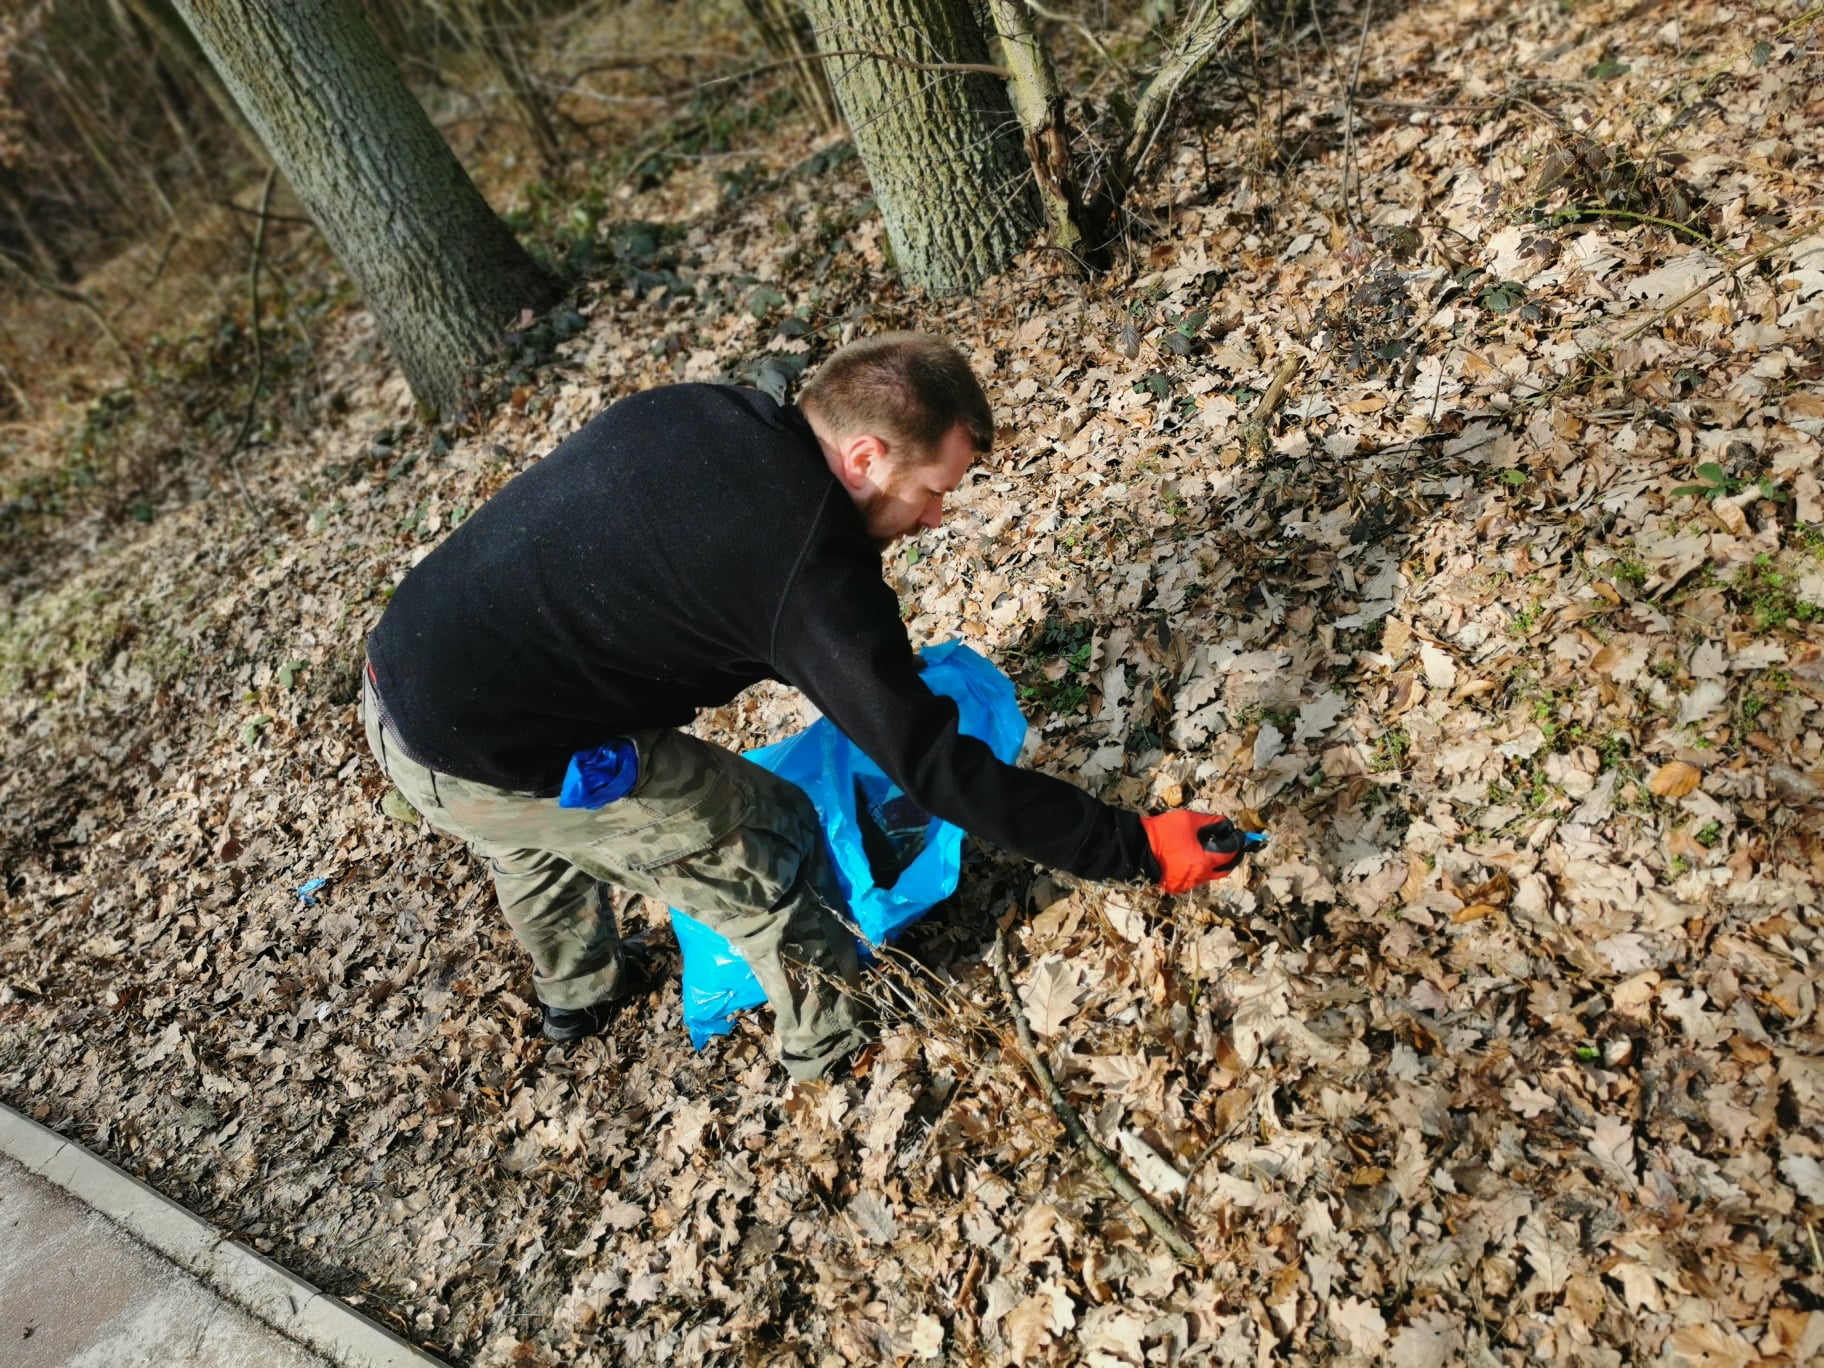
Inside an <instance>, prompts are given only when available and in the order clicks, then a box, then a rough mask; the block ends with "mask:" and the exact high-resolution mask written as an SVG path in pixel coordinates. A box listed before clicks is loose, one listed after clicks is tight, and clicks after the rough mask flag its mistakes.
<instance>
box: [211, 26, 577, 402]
mask: <svg viewBox="0 0 1824 1368" xmlns="http://www.w3.org/2000/svg"><path fill="white" fill-rule="evenodd" d="M176 5H177V9H178V12H179V13H180V14H182V15H183V16H184V19H185V20H186V21H187V22H188V23H189V25H190V27H191V29H192V31H194V32H195V34H196V36H197V38H198V39H199V40H200V41H201V43H202V46H203V50H204V51H205V52H207V53H208V54H209V59H210V60H211V61H212V62H213V63H214V64H215V67H216V70H217V71H219V72H220V73H221V77H222V81H223V83H224V84H225V85H226V86H227V87H228V89H229V91H230V92H231V93H232V94H233V95H234V98H235V100H236V102H237V103H238V104H239V105H240V107H241V110H242V112H243V113H244V114H246V116H247V119H248V122H249V123H251V124H252V125H253V126H254V129H255V130H256V131H257V132H258V133H259V135H260V137H261V139H262V140H263V141H264V142H265V144H266V146H267V148H268V150H269V151H270V152H271V153H272V156H273V160H274V161H276V162H277V163H278V166H279V169H280V170H281V171H283V172H284V173H285V178H286V179H287V180H289V181H290V182H291V186H292V189H293V191H294V192H295V193H296V194H297V196H298V198H299V199H300V200H302V201H303V203H304V205H305V207H306V208H307V209H308V210H309V211H310V215H311V217H312V218H313V219H315V220H316V223H317V227H318V228H320V229H321V230H322V232H323V236H324V239H325V240H326V241H327V242H328V243H329V245H330V247H331V249H332V250H333V251H334V252H335V253H336V255H337V256H338V257H339V258H340V259H341V261H342V264H343V266H344V267H345V268H346V269H347V271H348V273H349V275H350V276H352V277H353V278H354V281H355V284H356V286H357V287H358V288H359V289H360V291H361V294H362V297H363V298H364V299H365V300H366V301H367V305H368V307H369V308H370V309H372V310H373V313H374V317H375V319H376V320H377V321H378V322H379V324H380V330H381V332H382V333H383V334H384V335H385V337H386V340H387V343H388V345H389V346H390V347H391V348H392V351H393V355H394V357H395V358H396V359H397V360H398V362H399V365H400V367H401V368H402V369H403V370H404V371H405V375H406V379H407V380H409V381H410V382H411V386H412V391H413V393H415V394H416V395H417V396H418V398H419V400H420V401H421V402H423V403H424V404H425V405H427V406H429V407H432V408H436V409H439V410H444V411H448V410H449V409H451V408H453V407H454V406H455V404H456V402H457V401H458V399H459V398H460V397H461V392H462V377H463V373H464V372H465V371H466V370H468V369H469V367H470V366H472V365H473V364H475V363H476V362H478V361H481V360H483V359H484V358H486V357H487V356H489V355H491V354H492V353H493V352H494V351H495V349H496V348H497V346H498V345H499V342H500V336H501V332H502V330H503V329H504V328H505V327H506V326H507V324H508V323H509V322H511V321H512V319H513V318H514V317H515V316H516V315H517V314H518V313H519V311H520V310H521V309H522V308H535V309H537V308H544V307H546V306H547V305H549V304H552V303H554V302H555V301H556V298H557V290H556V288H555V286H554V285H553V284H552V282H551V281H550V280H549V279H548V278H547V277H546V276H545V274H544V273H543V272H542V271H540V270H539V268H538V267H537V266H536V265H535V264H534V263H533V261H532V259H531V258H530V257H528V256H527V255H526V253H525V251H524V249H522V248H521V247H520V245H519V243H518V242H516V241H515V240H514V238H513V235H512V234H511V233H510V232H508V231H507V228H506V225H505V224H503V223H502V222H501V221H500V219H499V218H498V217H496V215H495V214H494V211H493V210H492V209H490V208H488V205H487V202H486V201H485V200H483V199H482V197H481V194H480V192H479V191H477V190H476V189H475V186H474V183H473V182H472V181H470V180H469V178H468V176H467V174H466V173H464V171H463V169H462V167H461V165H460V164H459V163H458V162H457V160H456V157H455V155H454V154H453V153H452V152H451V151H450V149H449V147H448V145H446V144H445V143H444V141H443V139H442V138H441V137H439V136H438V134H437V130H436V129H435V128H433V127H432V126H431V121H430V119H429V118H427V117H426V116H425V113H424V110H423V109H422V108H420V107H419V105H418V102H417V101H416V100H414V99H413V98H412V95H411V92H410V91H408V90H407V89H406V88H405V83H404V82H403V81H401V80H400V79H399V74H398V72H397V71H395V70H394V69H393V67H392V64H391V63H390V62H388V61H387V59H386V55H385V53H384V52H383V51H382V50H381V47H380V41H379V39H378V38H377V37H376V36H375V34H374V31H373V29H372V28H371V27H370V26H369V25H368V22H367V20H366V18H365V17H364V16H363V15H362V13H361V9H360V6H359V4H358V3H357V0H287V3H285V4H283V5H271V4H265V3H262V2H261V0H176Z"/></svg>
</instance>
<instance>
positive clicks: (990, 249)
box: [805, 0, 1039, 295]
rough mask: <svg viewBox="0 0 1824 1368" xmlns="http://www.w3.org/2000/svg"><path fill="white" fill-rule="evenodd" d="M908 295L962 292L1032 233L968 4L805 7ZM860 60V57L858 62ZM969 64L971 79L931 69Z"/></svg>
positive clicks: (1035, 215) (1023, 174)
mask: <svg viewBox="0 0 1824 1368" xmlns="http://www.w3.org/2000/svg"><path fill="white" fill-rule="evenodd" d="M805 12H806V13H807V14H809V15H810V16H811V26H812V28H813V29H814V30H815V32H816V35H817V46H818V48H819V49H820V50H821V51H822V52H823V53H824V54H825V56H826V63H825V65H826V69H827V71H828V73H829V77H830V84H831V86H832V87H834V89H835V91H836V101H837V103H838V104H839V105H840V106H841V108H842V114H843V118H844V119H845V120H847V122H848V125H849V131H850V133H851V134H853V135H854V138H855V145H856V148H857V150H858V151H859V152H860V153H861V159H862V162H863V164H864V165H865V166H866V167H867V168H868V179H869V180H870V181H871V182H872V183H873V186H874V197H875V199H876V200H877V201H879V203H880V214H881V218H882V219H883V220H884V221H885V223H886V228H887V238H888V241H889V242H890V243H891V244H892V247H893V256H894V261H895V262H896V263H897V265H898V267H899V270H900V274H901V275H902V276H903V278H904V279H905V280H906V282H907V283H908V284H910V285H916V286H922V287H923V288H924V289H925V290H927V291H929V292H930V293H931V294H934V295H948V294H960V293H964V292H966V291H968V290H972V289H974V288H975V287H976V286H977V285H979V284H980V283H981V282H982V281H983V280H984V279H985V278H986V277H988V276H990V275H992V274H994V273H995V272H996V271H999V270H1001V269H1003V268H1004V267H1006V266H1007V265H1008V263H1009V262H1011V261H1012V260H1013V256H1014V254H1015V253H1016V252H1018V251H1019V250H1020V248H1021V247H1023V246H1024V245H1025V244H1026V242H1027V241H1028V240H1029V239H1030V238H1031V237H1032V235H1033V234H1034V232H1036V231H1037V229H1038V225H1039V212H1038V205H1037V202H1036V201H1037V196H1036V195H1035V193H1034V191H1033V186H1032V176H1031V167H1030V165H1029V164H1028V163H1027V160H1026V156H1025V151H1024V149H1023V148H1022V147H1021V146H1020V133H1019V122H1018V120H1016V119H1015V118H1014V117H1013V110H1012V108H1011V107H1010V106H1009V105H1008V102H1007V87H1006V76H1007V73H1006V71H1005V69H1004V68H997V67H992V66H990V65H989V61H990V59H989V54H988V44H987V40H986V38H985V37H984V35H983V33H982V26H981V23H980V22H979V21H978V19H977V17H976V12H975V9H974V7H973V6H972V5H971V4H970V3H969V0H805ZM857 54H859V55H857ZM958 64H968V65H972V66H975V67H979V68H981V69H979V70H973V71H955V70H933V69H931V68H934V67H942V66H954V65H958Z"/></svg>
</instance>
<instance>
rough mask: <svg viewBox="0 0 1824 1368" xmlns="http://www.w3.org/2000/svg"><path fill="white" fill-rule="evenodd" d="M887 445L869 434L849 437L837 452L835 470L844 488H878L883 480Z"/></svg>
mask: <svg viewBox="0 0 1824 1368" xmlns="http://www.w3.org/2000/svg"><path fill="white" fill-rule="evenodd" d="M887 459H888V457H887V444H886V443H885V442H883V441H881V439H880V438H878V437H876V436H875V435H874V434H873V433H871V432H864V433H861V434H859V435H858V436H854V437H850V438H848V439H847V440H846V441H844V442H843V444H842V446H841V447H840V448H839V449H838V452H837V469H838V473H839V474H840V475H841V477H842V482H843V484H844V485H845V486H847V487H848V488H850V489H854V490H863V489H867V488H869V487H870V486H874V487H878V486H879V485H880V483H881V481H882V480H883V479H884V478H885V475H886V467H887Z"/></svg>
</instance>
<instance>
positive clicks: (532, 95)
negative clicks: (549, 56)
mask: <svg viewBox="0 0 1824 1368" xmlns="http://www.w3.org/2000/svg"><path fill="white" fill-rule="evenodd" d="M454 3H455V8H456V21H457V25H458V27H459V28H460V29H461V32H462V35H463V38H464V40H465V42H466V43H467V45H468V47H469V49H470V51H471V52H472V53H473V54H474V55H475V57H476V58H477V59H478V60H479V61H480V62H481V66H482V70H483V72H484V73H485V74H486V75H487V78H488V81H489V82H490V83H491V84H492V85H495V86H498V87H499V88H500V92H501V94H502V95H503V96H504V97H505V98H506V101H507V103H508V104H509V105H511V106H512V107H513V111H514V113H516V114H517V115H518V116H519V122H520V124H521V125H522V126H523V127H524V128H525V130H526V133H527V134H528V135H529V136H530V137H531V139H532V148H533V151H535V152H536V153H537V154H538V160H539V162H540V164H541V165H542V166H543V167H544V168H545V170H547V171H556V170H557V169H559V168H560V167H561V166H562V165H563V163H564V145H563V143H562V141H561V140H560V139H559V138H558V136H557V128H556V127H555V126H554V125H553V124H552V122H551V110H550V101H549V100H547V99H546V98H545V95H544V92H543V91H541V90H539V89H538V86H537V84H536V82H535V81H534V80H533V78H532V73H531V72H530V71H528V70H527V69H526V64H525V61H524V59H523V58H522V57H521V55H520V53H519V52H518V51H517V50H516V49H515V48H514V47H513V45H512V44H511V43H509V42H508V41H507V40H506V38H505V37H504V36H503V35H502V33H501V25H500V20H499V18H498V16H497V15H494V14H490V13H489V10H490V8H493V9H498V8H499V6H498V4H496V5H494V6H490V5H489V4H488V0H454Z"/></svg>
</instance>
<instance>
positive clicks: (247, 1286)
mask: <svg viewBox="0 0 1824 1368" xmlns="http://www.w3.org/2000/svg"><path fill="white" fill-rule="evenodd" d="M0 1154H5V1155H6V1156H8V1157H9V1158H11V1159H12V1160H13V1161H14V1162H15V1163H18V1164H19V1165H21V1166H22V1167H24V1168H25V1169H27V1170H29V1171H30V1172H32V1173H34V1174H36V1175H38V1176H39V1177H40V1178H43V1179H44V1180H45V1181H46V1182H49V1183H53V1184H55V1185H56V1186H57V1187H60V1188H62V1189H63V1190H64V1191H65V1192H67V1193H69V1194H70V1195H71V1196H72V1197H74V1198H76V1199H77V1200H78V1201H82V1202H86V1203H87V1204H88V1205H89V1206H90V1207H92V1208H94V1209H95V1210H96V1211H98V1212H100V1213H101V1214H102V1215H103V1216H105V1217H107V1218H108V1219H109V1220H110V1221H112V1222H114V1224H115V1225H117V1226H119V1227H121V1228H122V1229H123V1230H125V1231H127V1232H128V1233H129V1234H131V1235H132V1236H133V1237H134V1238H135V1239H137V1240H139V1242H140V1243H141V1244H144V1245H145V1246H146V1247H147V1248H149V1249H151V1250H153V1251H155V1252H157V1253H159V1254H162V1255H163V1256H164V1257H165V1258H167V1259H169V1260H171V1262H172V1263H174V1264H176V1265H177V1266H178V1267H179V1268H182V1269H184V1270H185V1271H186V1272H189V1273H191V1274H193V1275H194V1276H195V1277H197V1278H199V1279H201V1280H202V1281H203V1282H204V1283H205V1284H207V1285H208V1286H210V1287H212V1288H213V1289H215V1291H216V1292H218V1293H220V1294H221V1295H222V1296H224V1297H226V1298H227V1299H228V1300H229V1301H232V1302H234V1303H235V1304H236V1305H238V1306H240V1307H242V1308H243V1309H245V1310H246V1311H247V1312H248V1313H249V1314H251V1315H253V1316H255V1317H257V1318H258V1319H259V1320H262V1321H264V1322H265V1323H266V1324H267V1325H270V1326H271V1327H272V1328H273V1329H274V1330H277V1331H278V1332H279V1333H280V1334H282V1335H285V1336H288V1337H289V1338H291V1339H293V1340H296V1341H297V1342H298V1343H300V1344H302V1345H304V1346H305V1347H306V1348H309V1349H314V1350H316V1351H317V1352H318V1353H320V1354H323V1355H325V1356H326V1357H328V1358H329V1359H330V1360H331V1361H332V1362H334V1363H338V1364H345V1365H348V1368H370V1366H371V1368H383V1366H385V1368H390V1366H391V1365H395V1364H441V1362H442V1360H440V1359H437V1358H434V1357H432V1356H431V1355H430V1354H427V1353H426V1352H425V1351H424V1350H422V1349H419V1348H418V1347H417V1346H415V1345H413V1344H410V1343H408V1342H407V1341H406V1340H403V1339H401V1338H400V1337H399V1336H398V1335H395V1334H394V1333H393V1332H392V1331H390V1330H388V1329H386V1328H385V1327H384V1326H381V1325H377V1324H375V1323H374V1322H373V1321H371V1320H369V1319H368V1318H367V1317H366V1316H363V1315H362V1314H361V1313H360V1312H359V1311H356V1310H355V1309H354V1308H353V1307H352V1306H349V1305H348V1303H346V1302H344V1301H342V1300H341V1299H340V1298H338V1297H332V1296H330V1295H329V1294H327V1293H325V1292H320V1291H318V1290H317V1289H316V1288H314V1287H312V1286H311V1285H310V1284H309V1283H307V1282H305V1281H304V1280H303V1279H302V1278H300V1277H298V1276H297V1275H296V1274H294V1273H291V1272H288V1271H287V1270H285V1269H283V1268H281V1267H280V1266H279V1265H278V1264H276V1263H274V1262H273V1261H272V1260H271V1259H268V1258H266V1257H264V1256H263V1255H261V1254H258V1253H256V1252H255V1251H253V1250H251V1249H248V1248H247V1247H246V1246H245V1245H242V1244H238V1243H236V1242H235V1241H233V1240H231V1239H228V1238H227V1237H226V1236H225V1235H224V1234H223V1233H222V1232H221V1231H220V1230H217V1229H216V1228H215V1227H214V1226H212V1225H210V1224H209V1223H208V1222H207V1221H205V1220H203V1219H202V1218H201V1217H200V1216H197V1215H195V1214H194V1213H192V1212H190V1211H188V1210H186V1209H185V1208H184V1207H182V1206H179V1205H178V1204H177V1203H176V1202H173V1201H172V1200H171V1199H170V1198H168V1197H166V1196H164V1195H163V1194H162V1193H160V1192H159V1191H157V1189H155V1188H152V1187H150V1186H148V1185H147V1184H145V1183H142V1182H141V1181H140V1180H139V1179H137V1178H135V1177H133V1175H132V1174H130V1173H126V1172H124V1171H122V1170H121V1169H119V1168H116V1167H115V1166H114V1165H113V1164H110V1163H109V1162H108V1161H107V1160H106V1159H103V1158H101V1157H100V1156H99V1155H96V1154H91V1153H90V1152H89V1151H88V1150H87V1149H85V1148H83V1147H82V1146H81V1145H79V1144H77V1143H76V1142H75V1141H74V1140H66V1139H65V1138H64V1137H63V1136H61V1135H59V1134H57V1132H56V1131H54V1130H50V1129H48V1128H47V1127H45V1126H41V1125H39V1124H38V1122H36V1121H33V1120H32V1119H31V1118H30V1117H26V1116H22V1115H20V1114H19V1113H18V1112H17V1111H14V1110H13V1109H12V1108H11V1107H9V1106H7V1105H6V1104H5V1103H0Z"/></svg>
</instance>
